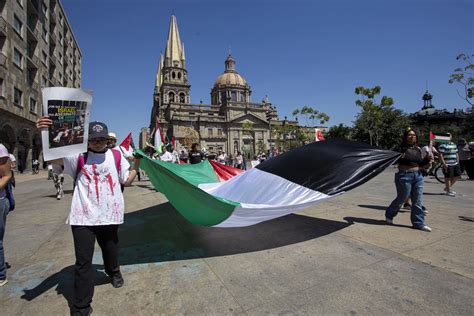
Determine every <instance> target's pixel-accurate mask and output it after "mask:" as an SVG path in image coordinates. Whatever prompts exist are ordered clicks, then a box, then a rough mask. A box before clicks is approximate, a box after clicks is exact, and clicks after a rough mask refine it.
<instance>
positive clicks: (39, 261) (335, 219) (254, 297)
mask: <svg viewBox="0 0 474 316" xmlns="http://www.w3.org/2000/svg"><path fill="white" fill-rule="evenodd" d="M394 172H395V169H394V168H392V167H390V168H389V169H388V170H386V171H385V172H384V173H382V174H381V175H379V176H378V177H377V178H375V179H373V180H371V181H369V182H368V183H366V184H365V185H363V186H361V187H359V188H357V189H355V190H353V191H351V192H349V193H347V194H344V195H342V196H341V197H338V198H336V199H333V200H331V201H329V202H325V203H322V204H320V205H318V206H315V207H312V208H309V209H307V210H305V211H304V212H301V213H298V214H294V215H290V216H286V217H283V218H280V219H277V220H273V221H269V222H265V223H262V224H259V225H255V226H251V227H246V228H204V227H199V226H195V225H192V224H190V223H189V222H187V221H186V220H185V219H183V218H182V217H181V216H180V215H179V214H178V213H177V212H176V211H175V210H174V209H173V207H172V206H171V205H170V204H169V203H167V200H166V198H165V197H164V196H163V195H162V194H161V193H157V192H155V190H154V189H153V188H151V186H150V183H149V182H147V181H142V182H135V185H134V186H133V187H130V188H126V190H125V198H126V215H125V224H123V225H122V226H121V228H120V230H119V236H120V243H121V252H120V262H121V267H122V273H123V275H124V279H125V286H124V287H122V288H120V289H114V288H113V287H112V286H111V284H110V283H108V279H107V277H106V276H105V274H104V272H103V270H102V266H101V263H102V258H101V253H100V250H99V248H98V247H97V248H96V251H95V255H94V263H95V264H96V267H97V272H96V288H95V295H94V300H93V303H92V306H93V308H94V314H95V315H151V314H167V315H181V314H192V315H197V314H199V315H226V314H250V315H261V314H278V315H319V314H322V315H341V314H344V315H356V314H363V315H367V314H372V315H374V314H375V315H387V314H416V315H419V314H426V315H428V314H437V315H473V314H474V207H473V205H474V194H473V193H474V190H473V189H474V181H467V180H464V181H460V182H458V183H457V184H456V187H455V190H456V191H457V192H458V195H457V196H456V197H449V196H446V195H443V194H442V193H443V190H442V189H443V186H442V185H441V184H439V183H437V182H436V180H434V179H426V185H425V194H424V200H425V202H424V204H425V206H426V207H427V208H428V210H429V211H430V213H429V215H428V216H427V219H426V223H427V224H428V225H429V226H431V227H432V228H433V232H432V233H426V232H422V231H418V230H414V229H411V228H410V213H409V211H403V212H402V213H400V214H399V216H397V217H396V218H395V223H396V225H395V226H387V225H385V224H384V221H383V219H384V209H385V208H386V206H387V205H388V204H389V203H390V202H391V200H392V199H393V198H394V196H395V187H394V184H393V174H394ZM71 189H72V185H71V181H70V179H68V181H67V183H66V193H67V194H66V196H65V198H64V199H63V200H61V201H57V200H56V199H55V195H54V193H55V190H54V187H53V184H52V182H51V181H47V180H46V174H45V173H44V172H43V171H42V172H41V173H40V174H39V175H35V176H33V175H27V174H24V175H19V176H18V184H17V189H16V191H15V193H16V199H17V209H16V210H15V211H14V212H13V213H10V214H9V216H8V220H7V232H6V238H5V250H6V258H7V261H8V262H9V264H10V265H11V268H10V269H9V270H8V279H9V283H8V284H7V285H6V286H4V287H2V288H0V314H1V315H67V314H68V313H69V308H68V301H70V300H71V297H72V288H73V275H72V273H73V264H74V248H73V244H72V234H71V231H70V227H69V226H68V225H65V224H64V222H65V220H66V217H67V214H68V212H69V205H70V202H71ZM269 190H271V184H269ZM183 198H186V197H185V196H183Z"/></svg>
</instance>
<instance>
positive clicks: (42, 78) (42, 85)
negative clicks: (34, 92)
mask: <svg viewBox="0 0 474 316" xmlns="http://www.w3.org/2000/svg"><path fill="white" fill-rule="evenodd" d="M47 86H48V79H47V78H46V77H45V76H42V77H41V87H42V88H44V87H47Z"/></svg>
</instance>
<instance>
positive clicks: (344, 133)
mask: <svg viewBox="0 0 474 316" xmlns="http://www.w3.org/2000/svg"><path fill="white" fill-rule="evenodd" d="M352 133H353V129H352V128H351V127H350V126H347V125H344V124H342V123H341V124H339V125H334V126H331V127H330V128H329V131H328V133H327V135H326V136H327V138H345V139H351V138H352Z"/></svg>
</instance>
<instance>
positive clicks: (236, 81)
mask: <svg viewBox="0 0 474 316" xmlns="http://www.w3.org/2000/svg"><path fill="white" fill-rule="evenodd" d="M218 85H232V86H242V87H245V86H247V81H245V79H244V77H242V76H241V75H239V74H238V73H237V72H224V73H223V74H222V75H220V76H219V77H217V79H216V82H215V83H214V86H218Z"/></svg>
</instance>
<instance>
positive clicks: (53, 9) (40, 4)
mask: <svg viewBox="0 0 474 316" xmlns="http://www.w3.org/2000/svg"><path fill="white" fill-rule="evenodd" d="M81 62H82V54H81V51H80V49H79V46H78V43H77V41H76V38H75V37H74V34H73V32H72V29H71V25H70V24H69V21H68V19H67V17H66V14H65V12H64V8H63V6H62V4H61V2H60V1H59V0H0V142H1V143H3V144H5V145H6V146H7V147H9V148H8V149H9V150H10V152H13V153H14V154H15V156H16V157H17V160H18V167H19V169H20V170H23V169H25V168H27V167H29V166H31V163H30V162H31V159H32V158H38V157H39V156H40V153H41V136H40V133H39V131H37V130H36V127H35V122H36V119H37V117H38V116H40V115H42V100H41V99H42V97H41V88H42V87H51V86H61V87H73V88H79V87H80V86H81Z"/></svg>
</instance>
